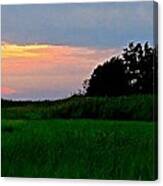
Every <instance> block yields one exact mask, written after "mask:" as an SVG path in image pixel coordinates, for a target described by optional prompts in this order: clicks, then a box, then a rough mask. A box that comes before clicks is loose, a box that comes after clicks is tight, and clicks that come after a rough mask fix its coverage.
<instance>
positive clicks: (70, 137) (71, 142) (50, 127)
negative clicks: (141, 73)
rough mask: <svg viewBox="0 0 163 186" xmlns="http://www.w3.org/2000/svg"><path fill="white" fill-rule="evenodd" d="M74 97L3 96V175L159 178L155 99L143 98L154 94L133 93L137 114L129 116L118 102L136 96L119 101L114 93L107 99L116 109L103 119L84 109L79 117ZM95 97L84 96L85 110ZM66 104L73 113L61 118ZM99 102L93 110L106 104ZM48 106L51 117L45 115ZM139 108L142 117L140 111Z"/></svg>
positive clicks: (119, 178) (133, 107) (68, 111)
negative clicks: (34, 99)
mask: <svg viewBox="0 0 163 186" xmlns="http://www.w3.org/2000/svg"><path fill="white" fill-rule="evenodd" d="M74 99H75V100H76V99H79V98H73V99H72V100H66V102H65V104H64V102H63V101H61V102H54V103H47V102H46V103H42V102H38V103H31V102H30V103H28V104H27V103H26V104H25V105H23V104H24V103H19V102H18V103H16V102H12V103H11V102H8V104H6V107H4V103H3V102H2V137H1V138H2V176H5V177H6V176H7V177H46V178H89V179H116V180H122V179H123V180H124V179H126V180H155V179H157V137H156V132H157V123H156V122H153V121H152V119H151V118H150V117H152V116H151V113H150V112H151V110H150V109H151V107H149V105H150V101H148V102H147V101H143V100H148V99H149V100H150V97H146V98H145V97H143V96H142V97H139V98H137V100H139V102H138V101H137V100H136V101H137V103H136V101H135V99H133V104H131V103H130V104H128V108H130V111H131V112H130V113H133V115H132V116H130V115H125V117H123V113H125V112H126V113H127V111H124V112H123V113H122V112H121V109H120V108H118V106H120V105H121V103H122V101H123V102H127V101H126V99H128V102H129V100H130V101H131V100H132V97H130V98H115V101H117V103H118V102H119V104H116V105H115V104H113V103H112V102H113V101H114V99H112V102H111V105H109V102H108V103H107V104H106V103H105V104H106V105H108V108H109V107H112V112H111V114H110V113H108V112H107V111H108V110H106V107H105V109H104V111H105V113H106V114H105V116H107V117H104V118H103V119H99V118H98V117H97V118H93V117H92V118H91V115H88V116H89V117H88V118H84V114H85V113H84V112H82V111H81V112H80V114H81V115H82V114H83V118H80V117H81V115H80V117H75V116H76V115H75V114H74V115H73V113H74V112H75V110H73V111H72V110H71V109H69V108H71V107H72V106H71V103H72V102H73V103H74V102H76V105H78V104H79V103H78V102H77V101H75V100H74ZM82 99H83V98H80V100H82ZM90 100H91V99H89V104H88V103H87V102H88V98H87V99H86V100H85V101H84V99H83V103H82V104H83V105H85V109H86V110H87V109H88V108H87V107H88V106H89V109H90V106H91V104H90V103H91V101H90ZM96 100H97V101H96V103H95V100H92V103H94V104H92V108H93V107H94V105H95V104H99V105H102V104H100V101H101V100H100V99H99V100H98V98H96ZM124 100H125V101H124ZM102 101H104V100H103V99H102ZM105 102H106V100H105ZM103 103H104V102H103ZM143 103H145V105H143ZM136 104H138V105H140V104H141V106H142V107H143V108H145V107H146V108H147V109H146V110H145V111H143V110H142V112H143V113H147V115H145V116H144V118H142V117H143V114H142V113H140V109H139V112H138V110H137V109H138V107H136ZM45 105H47V106H45ZM56 105H57V106H56ZM83 105H80V109H81V110H82V109H83V110H84V106H83ZM103 105H104V104H103ZM133 105H134V106H133ZM74 106H75V104H74ZM86 106H87V107H86ZM63 107H64V108H66V109H67V110H63V111H62V114H63V113H66V112H67V113H69V114H70V115H71V114H72V115H71V119H70V118H67V116H68V115H67V113H66V114H65V115H64V116H65V118H64V117H63V118H64V119H59V118H60V116H61V115H60V114H59V112H58V110H59V108H60V109H61V108H62V109H63ZM75 107H76V111H77V113H78V116H79V110H80V109H78V110H77V106H75ZM116 107H117V108H118V109H117V108H116ZM124 107H126V108H127V104H126V105H122V108H124ZM94 108H95V109H94V110H93V109H92V111H93V112H94V113H95V112H98V111H99V110H100V112H101V113H104V111H103V110H102V109H101V108H102V106H101V107H100V109H99V107H94ZM139 108H140V107H139ZM57 109H58V110H57ZM89 109H88V110H89ZM134 109H135V112H134ZM45 111H46V112H47V115H48V117H45V115H44V114H45ZM48 111H49V113H50V114H49V113H48ZM116 111H117V113H116ZM128 111H129V109H128ZM42 113H44V114H43V115H42ZM56 113H58V115H56ZM77 113H76V114H77ZM89 113H91V112H89ZM137 113H138V115H139V117H140V118H139V117H137ZM109 114H110V119H109V118H108V116H109ZM115 114H116V115H117V116H119V118H120V116H121V115H122V118H121V120H112V117H113V116H115ZM57 116H58V117H57ZM62 116H63V115H62ZM73 116H74V117H73ZM92 116H93V115H92ZM147 116H148V117H147ZM44 117H45V118H46V119H45V118H44ZM127 117H131V118H132V117H135V120H125V119H129V118H127ZM137 118H138V119H137ZM115 119H116V118H115ZM136 119H137V120H136ZM140 119H141V120H140ZM143 120H144V121H143Z"/></svg>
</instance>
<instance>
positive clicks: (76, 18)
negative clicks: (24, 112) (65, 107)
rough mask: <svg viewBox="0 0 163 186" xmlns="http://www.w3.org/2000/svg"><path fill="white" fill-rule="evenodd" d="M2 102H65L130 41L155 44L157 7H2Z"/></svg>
mask: <svg viewBox="0 0 163 186" xmlns="http://www.w3.org/2000/svg"><path fill="white" fill-rule="evenodd" d="M1 16H2V17H1V35H2V36H1V38H2V47H1V48H2V87H1V93H2V97H3V98H5V99H17V100H27V99H28V100H29V99H32V100H42V99H61V98H65V97H68V96H70V95H72V94H73V93H75V92H77V91H78V89H81V88H82V82H83V81H84V80H85V79H87V78H89V77H90V75H91V73H92V72H93V69H94V68H95V67H96V66H97V65H98V64H102V63H104V62H105V61H106V60H107V59H110V58H111V57H112V56H114V55H119V54H120V52H121V51H122V49H123V47H124V46H126V45H127V43H128V42H130V41H135V42H145V41H149V42H150V44H152V43H153V2H152V1H149V2H119V3H118V2H115V3H110V2H108V3H82V4H81V3H77V4H47V5H46V4H42V5H3V6H2V8H1Z"/></svg>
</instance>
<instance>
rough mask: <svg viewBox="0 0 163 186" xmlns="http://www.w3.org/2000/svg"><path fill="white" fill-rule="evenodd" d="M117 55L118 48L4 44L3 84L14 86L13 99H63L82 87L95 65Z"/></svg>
mask: <svg viewBox="0 0 163 186" xmlns="http://www.w3.org/2000/svg"><path fill="white" fill-rule="evenodd" d="M119 53H120V49H119V48H108V49H97V48H91V47H74V46H68V45H48V44H30V45H17V44H11V43H10V44H9V43H5V44H3V45H2V85H3V86H4V87H15V89H16V90H17V92H15V94H14V98H22V99H24V98H31V97H33V96H34V97H35V98H36V97H37V96H38V97H41V96H44V97H46V98H49V97H53V98H57V97H66V96H68V95H70V94H71V92H75V91H77V90H78V89H79V88H81V85H82V82H83V80H85V79H86V78H88V77H89V76H90V74H91V72H92V70H93V69H94V68H95V67H96V66H97V65H98V64H100V63H103V62H104V61H105V60H106V59H108V58H110V57H111V56H113V55H117V54H119ZM10 98H11V97H10Z"/></svg>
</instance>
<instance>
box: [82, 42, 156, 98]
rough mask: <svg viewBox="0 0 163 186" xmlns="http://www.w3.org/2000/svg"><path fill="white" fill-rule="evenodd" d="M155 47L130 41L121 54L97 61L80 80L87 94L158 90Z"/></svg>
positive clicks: (139, 92) (111, 94)
mask: <svg viewBox="0 0 163 186" xmlns="http://www.w3.org/2000/svg"><path fill="white" fill-rule="evenodd" d="M157 68H158V56H157V49H156V48H153V47H151V46H149V44H148V42H146V43H145V44H144V45H142V44H141V43H137V44H134V43H133V42H131V43H129V45H128V47H127V48H124V49H123V51H122V54H121V55H119V56H116V57H112V58H111V59H110V60H108V61H106V62H105V63H104V64H103V65H98V66H97V68H95V69H94V71H93V73H92V74H91V77H90V79H87V80H85V81H84V83H83V88H84V89H85V95H86V96H120V95H129V94H153V93H157V77H158V75H157Z"/></svg>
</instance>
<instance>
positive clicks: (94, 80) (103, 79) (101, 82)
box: [84, 57, 128, 96]
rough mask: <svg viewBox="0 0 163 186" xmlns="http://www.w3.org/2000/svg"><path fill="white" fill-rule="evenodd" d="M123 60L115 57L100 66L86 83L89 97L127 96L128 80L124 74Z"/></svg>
mask: <svg viewBox="0 0 163 186" xmlns="http://www.w3.org/2000/svg"><path fill="white" fill-rule="evenodd" d="M124 70H125V69H124V65H123V60H122V59H120V58H119V57H113V58H112V59H111V60H110V61H107V62H106V63H104V64H103V65H99V66H98V67H97V68H96V69H95V70H94V72H93V74H92V75H91V78H90V80H87V81H86V82H85V85H86V84H87V85H86V86H85V87H84V88H86V95H87V96H119V95H122V94H127V92H126V90H127V86H128V84H127V79H126V75H125V73H124Z"/></svg>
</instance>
